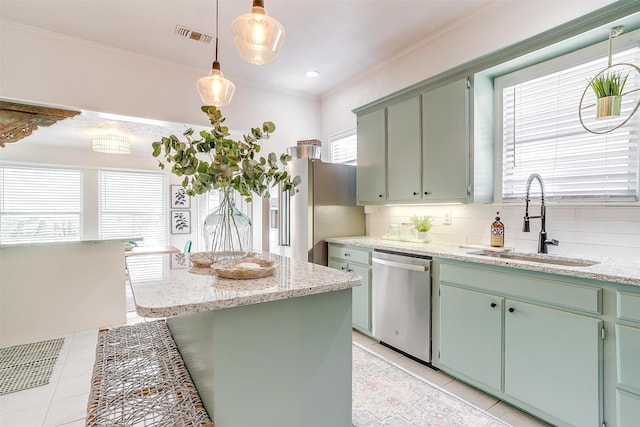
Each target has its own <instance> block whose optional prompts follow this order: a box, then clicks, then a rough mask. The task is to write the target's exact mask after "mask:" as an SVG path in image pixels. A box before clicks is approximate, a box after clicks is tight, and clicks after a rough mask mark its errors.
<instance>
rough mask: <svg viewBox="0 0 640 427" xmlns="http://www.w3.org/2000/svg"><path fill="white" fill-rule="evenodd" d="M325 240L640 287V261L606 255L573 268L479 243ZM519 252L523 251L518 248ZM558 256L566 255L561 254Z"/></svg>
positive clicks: (358, 238) (343, 238) (358, 239)
mask: <svg viewBox="0 0 640 427" xmlns="http://www.w3.org/2000/svg"><path fill="white" fill-rule="evenodd" d="M325 240H326V241H327V242H331V243H342V244H345V245H352V246H362V247H365V248H372V249H382V250H389V251H398V252H404V253H411V254H416V255H428V256H431V257H434V258H442V259H454V260H459V261H468V262H476V263H480V264H488V265H499V266H506V267H512V268H517V269H521V270H531V271H542V272H545V273H552V274H559V275H563V276H571V277H579V278H584V279H592V280H601V281H605V282H613V283H622V284H625V285H632V286H640V263H638V262H635V263H630V262H620V261H616V260H611V259H605V258H586V257H580V258H577V259H578V260H590V261H596V262H597V264H595V265H592V266H587V267H574V266H563V265H554V264H543V263H537V262H530V261H519V260H514V259H506V258H493V257H487V256H481V255H474V254H473V253H472V252H477V251H479V250H480V249H481V247H479V246H478V247H468V246H467V247H464V246H459V245H458V246H457V245H445V244H438V243H409V242H400V241H393V240H384V239H379V238H373V237H366V236H356V237H335V238H327V239H325ZM487 248H488V247H487ZM518 253H522V252H519V251H518ZM548 257H549V258H554V255H551V254H549V255H548ZM558 258H566V257H565V256H560V255H559V256H558Z"/></svg>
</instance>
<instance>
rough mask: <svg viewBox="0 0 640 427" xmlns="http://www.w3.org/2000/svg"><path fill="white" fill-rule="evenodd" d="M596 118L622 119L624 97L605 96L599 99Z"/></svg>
mask: <svg viewBox="0 0 640 427" xmlns="http://www.w3.org/2000/svg"><path fill="white" fill-rule="evenodd" d="M597 102H598V104H597V108H596V118H597V119H609V118H612V117H620V109H621V107H622V96H603V97H602V98H598V99H597Z"/></svg>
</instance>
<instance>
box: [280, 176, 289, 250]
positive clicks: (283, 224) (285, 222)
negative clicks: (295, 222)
mask: <svg viewBox="0 0 640 427" xmlns="http://www.w3.org/2000/svg"><path fill="white" fill-rule="evenodd" d="M278 210H279V211H280V212H279V215H278V217H279V218H278V219H279V221H280V224H279V227H278V246H291V230H290V228H289V227H290V221H289V215H290V213H291V194H289V192H288V191H287V192H283V191H282V190H281V189H280V188H278Z"/></svg>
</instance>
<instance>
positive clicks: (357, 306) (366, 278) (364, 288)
mask: <svg viewBox="0 0 640 427" xmlns="http://www.w3.org/2000/svg"><path fill="white" fill-rule="evenodd" d="M328 266H329V267H331V268H335V269H336V270H342V271H349V272H352V273H356V274H357V275H359V276H360V277H361V278H362V283H361V285H360V286H356V287H354V288H351V304H352V317H351V322H352V324H353V326H354V327H356V328H357V329H360V330H361V331H363V332H366V333H367V334H371V268H368V267H362V266H358V265H353V264H350V263H348V262H347V261H343V260H336V259H330V260H329V263H328Z"/></svg>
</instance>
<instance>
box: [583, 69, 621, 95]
mask: <svg viewBox="0 0 640 427" xmlns="http://www.w3.org/2000/svg"><path fill="white" fill-rule="evenodd" d="M628 77H629V73H626V74H625V73H622V72H615V71H612V72H609V73H602V74H599V75H598V76H596V77H595V78H594V79H593V80H591V89H593V92H594V93H595V95H596V98H604V97H605V96H621V95H622V91H623V89H624V85H625V84H626V83H627V78H628Z"/></svg>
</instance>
